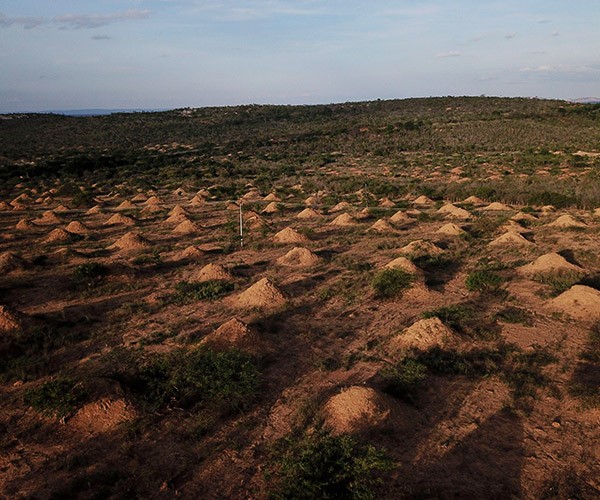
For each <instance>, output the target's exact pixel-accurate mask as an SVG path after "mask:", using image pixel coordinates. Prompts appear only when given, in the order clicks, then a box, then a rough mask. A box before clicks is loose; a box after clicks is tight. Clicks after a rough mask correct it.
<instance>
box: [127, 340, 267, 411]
mask: <svg viewBox="0 0 600 500" xmlns="http://www.w3.org/2000/svg"><path fill="white" fill-rule="evenodd" d="M134 362H135V361H134ZM128 364H129V363H128ZM124 369H125V370H128V367H127V366H125V367H124ZM134 379H135V383H134V390H135V392H136V393H137V395H138V398H139V399H140V401H141V402H142V403H143V404H144V405H145V406H146V407H147V408H149V409H151V410H155V409H160V408H167V407H170V406H178V407H183V408H204V409H211V410H216V409H217V408H218V409H221V410H223V411H234V410H235V411H237V410H240V409H244V408H246V407H247V406H248V405H249V404H250V403H251V402H252V401H253V400H254V398H255V396H256V393H257V392H258V388H259V385H260V372H259V369H258V366H257V363H256V361H255V359H254V358H253V357H252V356H250V355H249V354H247V353H244V352H242V351H238V350H230V351H222V352H217V351H213V350H212V349H208V348H204V347H201V348H198V349H195V350H192V351H190V352H188V351H184V350H178V351H175V352H172V353H169V354H161V355H157V356H153V357H152V358H151V359H146V360H143V361H142V362H140V363H139V366H138V368H137V373H136V374H135V375H134Z"/></svg>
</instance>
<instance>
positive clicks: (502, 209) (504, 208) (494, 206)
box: [481, 201, 512, 212]
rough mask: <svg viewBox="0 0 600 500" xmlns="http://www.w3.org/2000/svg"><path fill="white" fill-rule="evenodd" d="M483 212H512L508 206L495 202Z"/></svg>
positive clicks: (484, 208)
mask: <svg viewBox="0 0 600 500" xmlns="http://www.w3.org/2000/svg"><path fill="white" fill-rule="evenodd" d="M481 210H485V211H488V212H506V211H508V210H512V208H510V207H509V206H508V205H505V204H504V203H499V202H497V201H495V202H494V203H490V204H489V205H488V206H487V207H483V208H482V209H481Z"/></svg>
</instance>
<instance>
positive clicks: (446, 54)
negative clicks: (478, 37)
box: [435, 50, 460, 59]
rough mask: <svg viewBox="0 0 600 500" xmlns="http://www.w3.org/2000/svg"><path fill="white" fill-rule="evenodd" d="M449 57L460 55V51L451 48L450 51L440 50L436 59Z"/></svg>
mask: <svg viewBox="0 0 600 500" xmlns="http://www.w3.org/2000/svg"><path fill="white" fill-rule="evenodd" d="M447 57H460V52H458V51H457V50H450V51H448V52H439V53H438V54H436V55H435V58H436V59H445V58H447Z"/></svg>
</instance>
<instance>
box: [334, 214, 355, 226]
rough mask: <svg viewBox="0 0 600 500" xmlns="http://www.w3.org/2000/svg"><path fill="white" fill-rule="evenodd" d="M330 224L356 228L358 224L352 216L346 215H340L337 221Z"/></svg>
mask: <svg viewBox="0 0 600 500" xmlns="http://www.w3.org/2000/svg"><path fill="white" fill-rule="evenodd" d="M330 224H331V225H332V226H354V225H355V224H356V219H355V218H354V217H352V216H351V215H350V214H346V213H344V214H341V215H338V216H337V217H336V218H335V219H333V220H332V221H331V223H330Z"/></svg>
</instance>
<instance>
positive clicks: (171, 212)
mask: <svg viewBox="0 0 600 500" xmlns="http://www.w3.org/2000/svg"><path fill="white" fill-rule="evenodd" d="M169 215H188V211H187V210H186V209H185V208H183V207H182V206H181V205H175V206H174V207H173V208H172V209H171V210H169Z"/></svg>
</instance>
